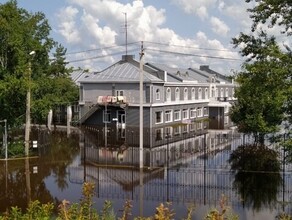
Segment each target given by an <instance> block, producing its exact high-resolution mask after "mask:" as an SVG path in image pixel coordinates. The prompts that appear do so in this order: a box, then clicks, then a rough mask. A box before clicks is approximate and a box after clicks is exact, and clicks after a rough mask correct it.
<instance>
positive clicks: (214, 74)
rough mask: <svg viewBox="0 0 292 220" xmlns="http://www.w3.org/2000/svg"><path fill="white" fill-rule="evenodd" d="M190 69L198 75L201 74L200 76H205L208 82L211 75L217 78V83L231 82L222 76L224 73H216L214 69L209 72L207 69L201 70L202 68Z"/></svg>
mask: <svg viewBox="0 0 292 220" xmlns="http://www.w3.org/2000/svg"><path fill="white" fill-rule="evenodd" d="M189 70H190V71H191V72H194V73H196V74H197V75H200V76H202V77H204V78H205V79H206V82H208V81H209V79H210V78H211V77H215V80H216V82H217V83H218V82H219V83H220V82H223V83H230V81H228V80H226V79H224V78H222V77H221V76H222V75H221V74H219V73H216V72H215V71H212V72H213V73H209V72H207V71H204V70H200V69H194V68H190V69H189Z"/></svg>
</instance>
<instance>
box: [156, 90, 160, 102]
mask: <svg viewBox="0 0 292 220" xmlns="http://www.w3.org/2000/svg"><path fill="white" fill-rule="evenodd" d="M155 96H156V100H160V89H156V92H155Z"/></svg>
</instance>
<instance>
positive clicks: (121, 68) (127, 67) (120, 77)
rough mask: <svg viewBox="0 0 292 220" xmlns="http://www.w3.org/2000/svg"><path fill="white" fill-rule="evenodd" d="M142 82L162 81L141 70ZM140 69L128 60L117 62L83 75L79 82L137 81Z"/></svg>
mask: <svg viewBox="0 0 292 220" xmlns="http://www.w3.org/2000/svg"><path fill="white" fill-rule="evenodd" d="M143 79H144V82H163V81H162V80H161V79H159V78H158V77H156V76H153V75H152V74H150V73H148V72H146V71H145V70H144V71H143ZM139 81H140V69H139V68H138V67H137V66H135V65H133V64H132V63H129V62H122V61H120V62H117V63H116V64H114V65H112V66H110V67H108V68H106V69H105V70H103V71H101V72H95V73H92V74H87V75H85V76H84V77H83V78H82V79H80V82H90V83H102V82H139Z"/></svg>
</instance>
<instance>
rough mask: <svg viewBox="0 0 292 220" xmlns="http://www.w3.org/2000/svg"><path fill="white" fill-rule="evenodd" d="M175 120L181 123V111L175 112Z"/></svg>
mask: <svg viewBox="0 0 292 220" xmlns="http://www.w3.org/2000/svg"><path fill="white" fill-rule="evenodd" d="M177 115H178V117H176V116H177ZM173 119H174V121H180V120H181V110H174V112H173Z"/></svg>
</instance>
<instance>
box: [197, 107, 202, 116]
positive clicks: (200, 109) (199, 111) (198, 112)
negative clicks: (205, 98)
mask: <svg viewBox="0 0 292 220" xmlns="http://www.w3.org/2000/svg"><path fill="white" fill-rule="evenodd" d="M197 117H198V118H200V117H203V108H202V107H199V108H197Z"/></svg>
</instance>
